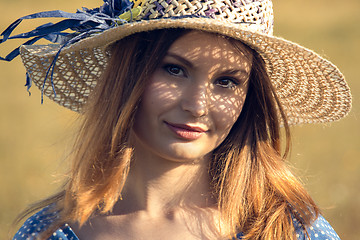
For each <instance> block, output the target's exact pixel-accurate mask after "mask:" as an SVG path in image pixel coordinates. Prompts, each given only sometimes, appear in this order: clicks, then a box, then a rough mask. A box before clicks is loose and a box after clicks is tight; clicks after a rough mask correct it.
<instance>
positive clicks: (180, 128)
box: [165, 122, 207, 141]
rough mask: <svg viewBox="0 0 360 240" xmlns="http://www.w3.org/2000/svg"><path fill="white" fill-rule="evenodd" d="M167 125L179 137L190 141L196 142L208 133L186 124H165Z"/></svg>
mask: <svg viewBox="0 0 360 240" xmlns="http://www.w3.org/2000/svg"><path fill="white" fill-rule="evenodd" d="M165 124H166V125H167V126H168V128H169V129H170V130H171V131H172V132H173V133H175V134H176V135H177V136H178V137H180V138H182V139H185V140H189V141H192V140H196V139H198V138H200V137H201V136H202V135H204V134H205V133H206V132H207V130H205V129H203V128H201V127H193V126H189V125H185V124H174V123H168V122H165Z"/></svg>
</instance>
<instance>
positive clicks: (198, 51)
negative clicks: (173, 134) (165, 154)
mask: <svg viewBox="0 0 360 240" xmlns="http://www.w3.org/2000/svg"><path fill="white" fill-rule="evenodd" d="M168 54H169V55H171V56H178V57H179V58H181V59H185V61H186V62H187V63H186V64H184V63H183V62H181V61H180V62H177V61H175V62H176V63H177V64H182V65H180V66H181V67H182V68H184V71H185V72H186V76H184V77H183V78H174V79H170V78H169V81H158V79H154V78H153V79H152V83H151V85H152V88H153V90H154V91H156V94H157V96H158V98H159V99H160V101H159V102H162V103H163V104H164V105H168V106H169V107H170V106H171V105H172V104H177V106H174V107H178V109H177V110H178V112H177V113H176V114H177V119H179V121H183V122H187V121H190V122H201V123H203V124H206V125H207V126H209V128H213V129H224V131H223V133H222V136H220V137H219V138H218V140H217V143H216V144H217V145H218V144H220V143H221V142H222V140H223V139H224V138H225V137H226V135H227V134H228V132H229V130H230V128H231V127H232V126H233V124H234V123H235V121H236V120H237V118H238V116H239V115H240V113H241V110H242V106H243V104H244V101H245V97H246V93H247V89H248V81H249V75H250V71H251V62H252V55H251V53H250V50H248V49H247V47H245V46H244V45H243V44H242V43H240V42H239V43H236V44H234V43H233V42H230V41H229V40H228V39H226V38H224V37H222V36H218V35H214V34H210V33H203V32H197V31H192V32H190V33H188V34H186V35H185V36H183V37H181V38H180V39H178V40H177V41H176V42H175V43H174V44H173V45H172V46H171V47H170V49H169V51H168ZM165 59H167V57H165ZM181 111H182V112H181Z"/></svg>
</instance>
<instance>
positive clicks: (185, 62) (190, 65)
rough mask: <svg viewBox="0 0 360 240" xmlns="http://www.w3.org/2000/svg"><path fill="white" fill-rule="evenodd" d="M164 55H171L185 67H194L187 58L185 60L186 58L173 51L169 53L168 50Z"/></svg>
mask: <svg viewBox="0 0 360 240" xmlns="http://www.w3.org/2000/svg"><path fill="white" fill-rule="evenodd" d="M165 57H173V58H175V59H176V60H178V61H180V62H182V63H183V64H184V65H186V66H187V67H190V68H194V64H192V62H190V61H189V60H187V59H186V58H184V57H182V56H179V55H177V54H175V53H171V52H168V53H167V54H166V56H165Z"/></svg>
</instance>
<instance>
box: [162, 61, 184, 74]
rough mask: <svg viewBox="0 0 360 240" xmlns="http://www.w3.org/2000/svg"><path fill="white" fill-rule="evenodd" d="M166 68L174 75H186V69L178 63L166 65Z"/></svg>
mask: <svg viewBox="0 0 360 240" xmlns="http://www.w3.org/2000/svg"><path fill="white" fill-rule="evenodd" d="M164 69H165V70H166V71H167V72H168V73H170V74H171V75H173V76H178V77H182V76H186V74H185V71H184V70H183V69H182V68H181V67H179V66H177V65H173V64H169V65H165V66H164Z"/></svg>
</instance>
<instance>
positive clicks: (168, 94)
mask: <svg viewBox="0 0 360 240" xmlns="http://www.w3.org/2000/svg"><path fill="white" fill-rule="evenodd" d="M179 94H180V92H179V89H178V87H177V86H176V85H174V84H169V83H168V82H166V81H165V80H164V79H163V77H162V76H159V74H154V76H153V77H152V78H151V79H150V81H149V83H148V86H147V87H146V89H145V91H144V94H143V97H142V101H143V105H145V106H147V107H150V106H153V107H155V108H156V109H158V108H166V107H168V106H169V105H171V104H172V103H173V102H174V101H175V100H176V99H177V96H179Z"/></svg>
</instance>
